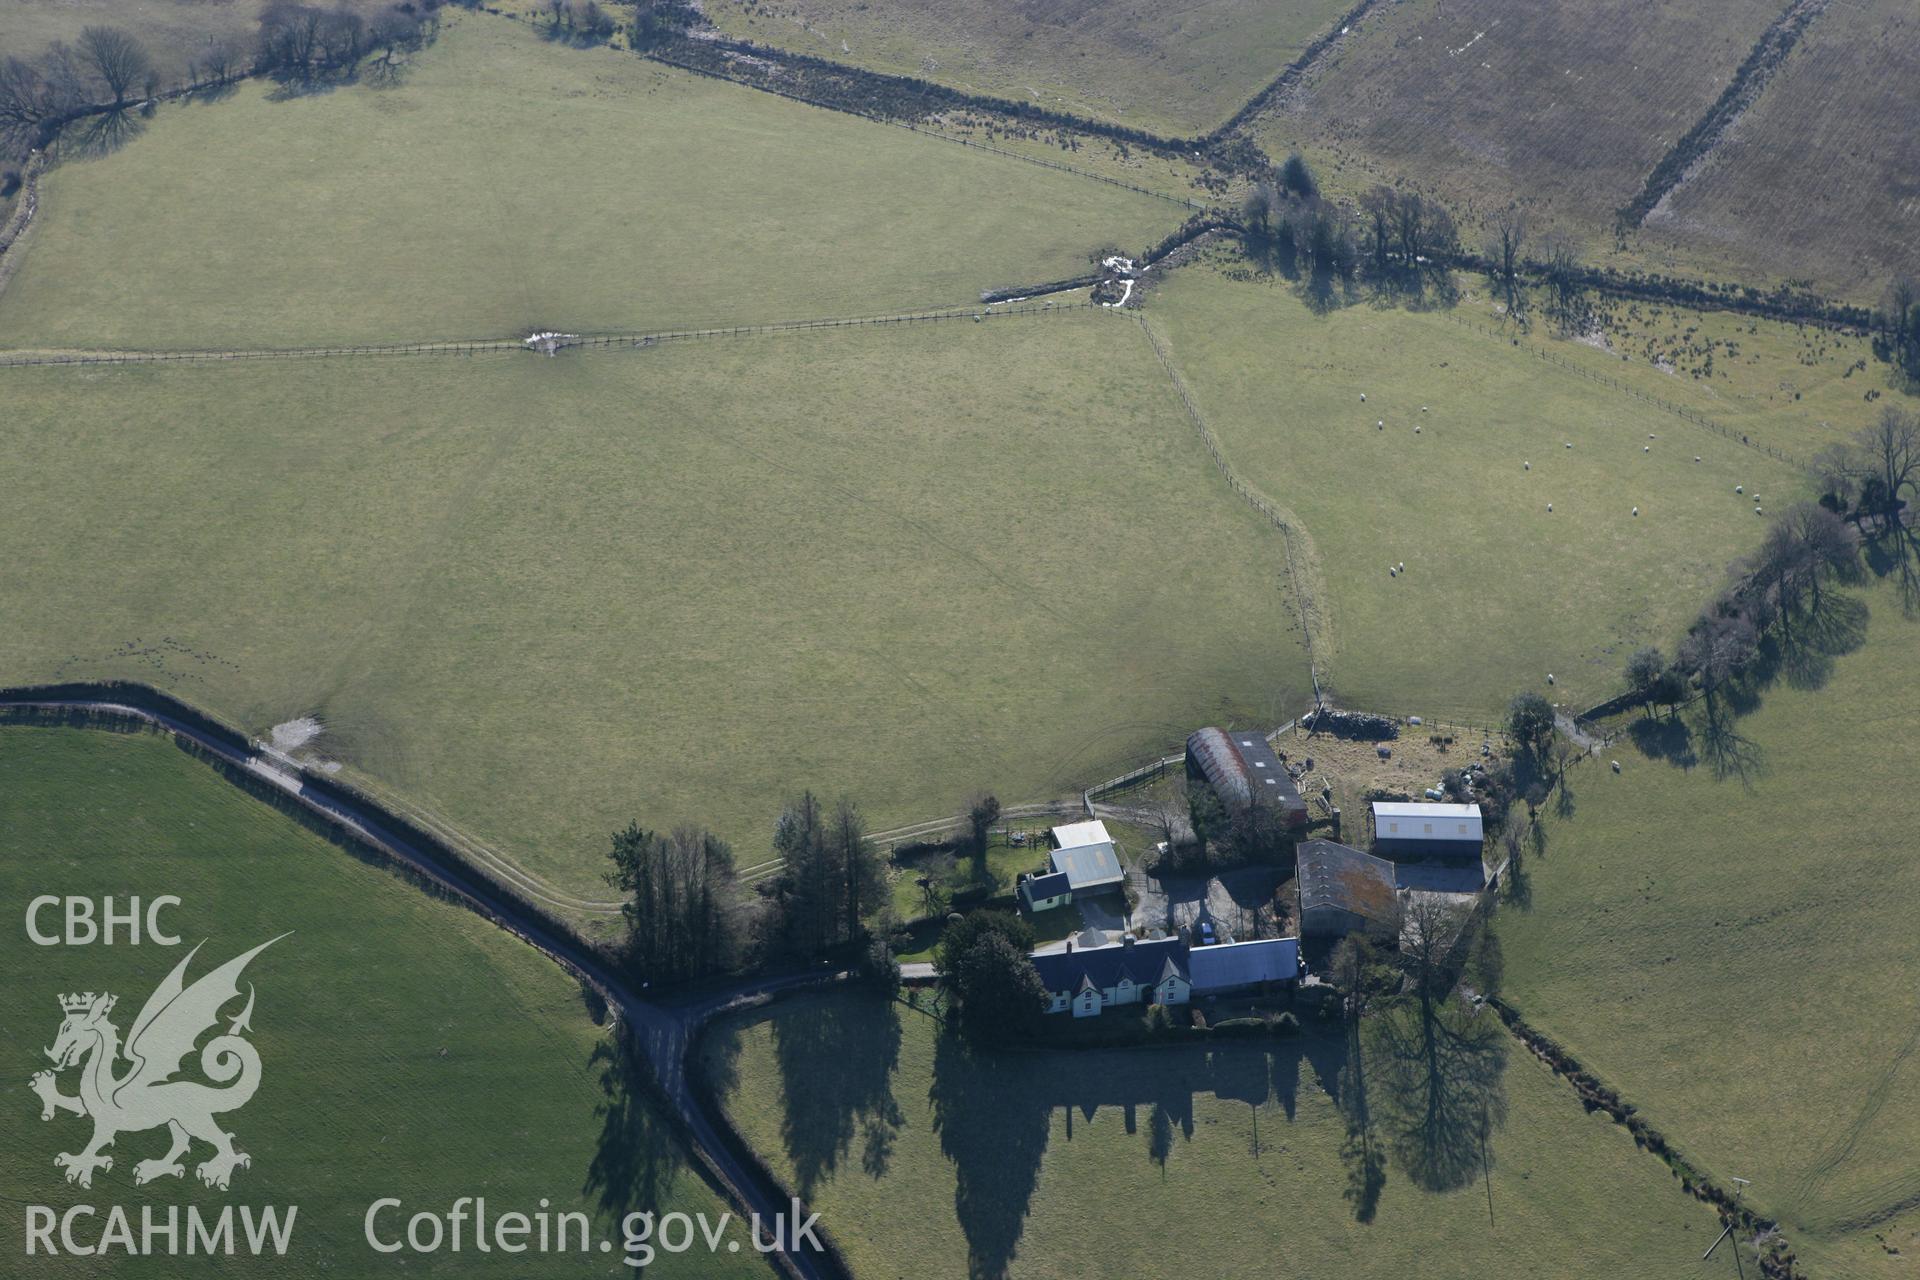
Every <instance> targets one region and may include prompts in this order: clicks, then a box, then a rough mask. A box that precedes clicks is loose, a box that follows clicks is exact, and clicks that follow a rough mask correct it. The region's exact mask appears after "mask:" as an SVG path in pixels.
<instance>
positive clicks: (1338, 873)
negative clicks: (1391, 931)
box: [1294, 840, 1396, 933]
mask: <svg viewBox="0 0 1920 1280" xmlns="http://www.w3.org/2000/svg"><path fill="white" fill-rule="evenodd" d="M1294 858H1295V876H1296V882H1297V884H1298V886H1299V891H1300V920H1301V927H1302V928H1303V929H1304V930H1307V931H1309V932H1313V933H1326V932H1347V931H1349V930H1350V929H1352V928H1355V927H1357V926H1358V925H1359V924H1360V923H1361V922H1364V921H1383V920H1385V919H1387V918H1388V917H1389V916H1391V915H1392V913H1393V909H1394V904H1395V901H1396V895H1395V892H1394V890H1395V883H1394V868H1393V863H1391V862H1389V861H1387V860H1386V859H1385V858H1376V857H1374V856H1373V855H1372V854H1370V853H1365V852H1362V851H1361V850H1359V849H1355V848H1352V847H1350V846H1348V845H1344V844H1335V843H1334V842H1333V841H1331V840H1303V841H1301V842H1300V844H1299V845H1297V846H1296V847H1295V850H1294Z"/></svg>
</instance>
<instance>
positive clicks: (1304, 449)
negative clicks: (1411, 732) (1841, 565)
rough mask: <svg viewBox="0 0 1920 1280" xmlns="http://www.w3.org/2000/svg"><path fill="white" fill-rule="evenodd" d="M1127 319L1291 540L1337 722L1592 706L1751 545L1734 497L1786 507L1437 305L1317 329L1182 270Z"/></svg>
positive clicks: (1259, 290)
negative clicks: (1313, 608)
mask: <svg viewBox="0 0 1920 1280" xmlns="http://www.w3.org/2000/svg"><path fill="white" fill-rule="evenodd" d="M1148 314H1149V317H1150V320H1151V322H1152V323H1153V324H1154V325H1156V326H1157V327H1159V329H1160V331H1161V332H1163V333H1165V334H1166V335H1167V338H1168V340H1169V345H1170V347H1171V354H1172V359H1173V362H1174V364H1175V365H1176V366H1177V367H1178V368H1179V369H1180V371H1181V373H1182V375H1183V377H1184V378H1185V380H1186V383H1187V385H1188V388H1189V390H1190V391H1191V393H1192V394H1193V396H1194V399H1195V403H1196V404H1197V405H1198V407H1199V409H1200V412H1201V413H1202V414H1203V415H1204V416H1205V418H1206V420H1207V422H1208V423H1209V425H1210V426H1211V427H1212V429H1213V430H1214V432H1215V433H1216V434H1217V435H1218V437H1219V439H1220V442H1221V445H1222V447H1223V449H1224V450H1225V454H1226V457H1227V459H1228V461H1229V462H1230V463H1231V465H1232V466H1233V467H1235V468H1236V469H1237V470H1238V471H1239V473H1240V474H1241V475H1242V476H1243V477H1244V478H1245V479H1246V480H1247V481H1248V482H1249V483H1251V484H1252V485H1254V486H1255V487H1257V488H1258V489H1260V490H1262V491H1263V492H1265V493H1266V494H1267V495H1268V497H1269V498H1271V499H1272V500H1273V501H1274V502H1275V503H1277V504H1278V505H1279V506H1281V507H1283V508H1285V509H1286V510H1287V511H1289V512H1290V513H1291V515H1292V517H1293V519H1294V520H1295V521H1296V522H1297V523H1298V524H1299V526H1300V527H1301V528H1303V529H1304V532H1305V537H1304V539H1302V544H1301V547H1300V548H1299V554H1300V555H1301V557H1302V558H1303V561H1304V562H1305V563H1306V564H1308V565H1310V566H1311V568H1312V570H1313V572H1312V575H1311V581H1312V582H1313V583H1314V584H1315V585H1314V587H1313V590H1314V591H1315V592H1316V593H1318V595H1319V597H1320V598H1319V599H1318V600H1317V601H1316V603H1317V606H1318V610H1319V613H1320V616H1321V619H1322V623H1321V625H1320V626H1319V627H1318V628H1317V631H1316V636H1315V642H1316V644H1317V645H1318V646H1319V648H1318V650H1317V653H1316V657H1317V658H1318V660H1319V662H1320V668H1321V679H1322V681H1323V683H1328V682H1330V684H1331V688H1332V690H1333V691H1334V693H1335V695H1336V696H1337V697H1338V699H1339V700H1340V701H1342V702H1344V703H1346V704H1348V705H1352V706H1359V707H1366V708H1370V709H1373V710H1377V711H1381V712H1385V713H1388V714H1395V715H1406V714H1422V715H1429V716H1441V717H1446V718H1449V719H1453V720H1457V721H1461V722H1464V723H1467V724H1472V725H1485V724H1488V723H1497V722H1498V720H1499V717H1500V716H1501V715H1503V714H1504V710H1505V707H1506V703H1507V700H1508V698H1509V697H1510V696H1511V695H1512V694H1513V693H1515V692H1516V691H1517V690H1519V689H1521V688H1527V687H1538V688H1540V689H1542V690H1543V691H1545V692H1547V693H1549V694H1550V696H1551V697H1553V698H1554V700H1555V701H1558V702H1561V703H1563V704H1565V705H1568V706H1570V707H1573V708H1576V709H1584V708H1585V707H1588V706H1591V705H1592V704H1594V703H1596V702H1599V701H1601V700H1602V699H1604V698H1607V697H1610V696H1612V695H1613V694H1614V693H1615V692H1617V691H1618V689H1619V687H1620V675H1619V672H1620V668H1621V666H1622V664H1623V663H1624V662H1625V661H1626V658H1627V655H1628V654H1630V653H1631V652H1632V651H1633V650H1634V649H1635V648H1636V647H1638V646H1639V645H1642V644H1649V643H1655V644H1662V645H1667V646H1669V647H1671V645H1672V644H1673V643H1674V641H1675V640H1676V639H1677V638H1678V636H1679V635H1680V633H1681V632H1682V630H1683V629H1684V627H1685V625H1686V623H1687V622H1688V621H1689V620H1690V619H1691V617H1692V616H1693V614H1694V612H1695V611H1696V610H1697V609H1699V608H1700V606H1701V605H1702V604H1703V603H1704V602H1705V601H1706V600H1707V599H1708V598H1709V597H1710V595H1711V594H1712V593H1713V592H1714V591H1715V590H1716V589H1717V588H1718V587H1719V586H1720V584H1721V583H1722V581H1723V578H1724V574H1725V571H1726V567H1727V565H1728V564H1729V563H1730V562H1731V561H1732V560H1734V559H1735V558H1736V557H1737V556H1739V555H1741V554H1743V553H1745V552H1746V551H1748V550H1749V549H1750V548H1751V547H1752V546H1754V545H1755V544H1756V543H1757V542H1758V541H1759V538H1760V535H1761V532H1762V530H1763V527H1764V524H1765V522H1764V521H1763V520H1762V519H1761V518H1760V517H1758V516H1756V515H1755V514H1754V505H1755V503H1754V498H1753V495H1755V494H1759V495H1760V496H1761V497H1762V498H1764V500H1765V505H1766V506H1767V507H1769V508H1771V509H1776V510H1777V509H1779V508H1781V507H1784V506H1786V505H1787V504H1788V503H1789V502H1790V501H1791V500H1793V499H1796V498H1798V497H1801V496H1803V494H1804V492H1805V488H1806V485H1805V482H1803V481H1802V480H1801V479H1800V478H1799V477H1798V475H1797V474H1796V473H1795V472H1793V471H1792V470H1791V469H1789V468H1788V467H1786V466H1785V465H1783V464H1780V463H1777V462H1774V461H1772V460H1771V459H1769V458H1767V457H1765V456H1764V455H1762V454H1759V453H1757V452H1755V451H1753V450H1750V449H1746V448H1742V447H1741V446H1740V445H1739V444H1738V443H1736V442H1733V441H1729V440H1727V439H1724V438H1722V437H1720V436H1717V435H1714V434H1711V433H1709V432H1707V431H1705V430H1703V429H1701V428H1699V427H1696V426H1694V425H1692V424H1690V423H1688V422H1686V421H1684V420H1683V419H1680V418H1678V417H1676V416H1673V415H1670V414H1667V413H1664V412H1662V411H1660V410H1658V409H1656V408H1654V407H1652V406H1651V405H1649V404H1647V403H1646V402H1645V401H1642V400H1639V399H1635V398H1632V397H1630V396H1627V395H1625V394H1623V393H1621V392H1618V391H1614V390H1612V389H1610V388H1607V387H1604V386H1601V385H1598V384H1596V383H1594V382H1592V381H1589V380H1587V379H1585V378H1582V377H1579V376H1578V375H1576V374H1574V373H1572V372H1569V371H1567V370H1564V369H1561V368H1558V367H1556V366H1554V365H1552V364H1550V363H1547V362H1544V361H1542V360H1540V359H1539V358H1538V357H1537V356H1536V355H1534V354H1533V353H1532V352H1531V351H1530V350H1528V349H1525V348H1518V347H1514V346H1511V345H1509V344H1508V343H1507V342H1506V341H1505V340H1503V339H1500V338H1497V337H1490V336H1486V335H1483V334H1482V333H1479V332H1475V331H1473V330H1472V329H1469V328H1467V327H1465V326H1464V325H1462V324H1460V323H1457V322H1456V320H1455V318H1454V317H1453V316H1451V315H1450V314H1448V313H1446V312H1423V313H1410V312H1407V311H1405V310H1401V309H1395V308H1380V307H1374V306H1367V305H1354V306H1348V307H1345V308H1343V309H1338V310H1335V311H1332V312H1329V313H1325V314H1320V313H1316V312H1314V311H1312V310H1310V309H1309V308H1308V307H1307V306H1305V305H1304V304H1303V303H1301V302H1300V301H1299V300H1298V299H1297V298H1296V297H1295V296H1294V293H1293V291H1292V289H1291V288H1290V287H1288V286H1287V285H1285V284H1284V283H1283V282H1277V281H1276V282H1266V281H1252V282H1245V283H1236V282H1234V281H1231V280H1229V279H1227V278H1226V277H1225V276H1223V275H1222V274H1220V273H1219V272H1218V271H1215V270H1212V269H1193V270H1188V271H1183V272H1181V273H1180V274H1178V275H1176V276H1174V277H1172V278H1171V279H1170V280H1168V281H1167V282H1166V283H1164V284H1163V285H1162V286H1161V287H1160V288H1159V289H1158V291H1157V292H1155V293H1154V294H1153V295H1152V309H1151V310H1150V311H1149V313H1148ZM1362 395H1365V396H1366V397H1367V399H1366V401H1365V403H1362V402H1361V399H1360V397H1361V396H1362ZM1423 410H1424V411H1423ZM1382 422H1384V423H1385V426H1384V427H1380V426H1378V425H1377V424H1379V423H1382ZM1416 428H1417V429H1418V434H1416ZM1569 444H1571V445H1572V447H1571V448H1568V447H1567V446H1568V445H1569ZM1696 456H1697V457H1699V458H1700V459H1701V460H1700V461H1699V462H1695V461H1694V459H1695V457H1696ZM1529 464H1530V469H1529ZM1736 485H1738V486H1742V487H1743V488H1744V489H1745V494H1740V493H1736V491H1735V486H1736ZM1548 504H1552V507H1553V510H1552V511H1551V512H1549V511H1548V510H1547V507H1548ZM1635 507H1638V508H1639V515H1637V516H1636V515H1634V514H1633V511H1634V508H1635ZM1402 564H1404V565H1405V566H1406V571H1405V572H1404V573H1401V574H1399V575H1398V576H1392V575H1390V574H1389V572H1388V570H1389V567H1390V566H1391V567H1395V568H1397V567H1398V566H1399V565H1402ZM1549 674H1551V675H1553V676H1554V678H1555V682H1556V683H1555V684H1554V685H1553V686H1552V687H1549V686H1547V684H1546V678H1547V676H1548V675H1549Z"/></svg>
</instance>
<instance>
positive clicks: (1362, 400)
mask: <svg viewBox="0 0 1920 1280" xmlns="http://www.w3.org/2000/svg"><path fill="white" fill-rule="evenodd" d="M1366 402H1367V393H1366V392H1364V391H1362V392H1361V393H1360V403H1361V404H1365V403H1366Z"/></svg>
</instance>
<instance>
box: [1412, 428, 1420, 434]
mask: <svg viewBox="0 0 1920 1280" xmlns="http://www.w3.org/2000/svg"><path fill="white" fill-rule="evenodd" d="M1413 434H1415V435H1419V434H1420V428H1419V427H1415V428H1414V429H1413Z"/></svg>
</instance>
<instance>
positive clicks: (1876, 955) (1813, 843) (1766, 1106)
mask: <svg viewBox="0 0 1920 1280" xmlns="http://www.w3.org/2000/svg"><path fill="white" fill-rule="evenodd" d="M1858 599H1859V600H1860V601H1861V602H1862V603H1864V604H1865V605H1866V606H1867V607H1868V608H1869V609H1870V610H1871V618H1870V620H1869V621H1868V623H1867V630H1866V641H1865V645H1864V647H1862V648H1861V649H1859V651H1857V652H1854V653H1849V654H1845V655H1843V656H1841V657H1839V658H1838V659H1837V660H1835V661H1834V662H1833V664H1832V668H1831V671H1830V672H1828V671H1824V670H1822V669H1820V668H1818V667H1816V668H1815V669H1813V670H1811V671H1808V672H1805V673H1801V674H1800V675H1799V676H1798V678H1797V681H1796V680H1787V681H1785V682H1783V683H1782V684H1781V685H1780V686H1778V687H1775V688H1773V689H1770V690H1767V691H1766V692H1765V693H1764V694H1763V696H1762V700H1761V702H1760V705H1759V708H1758V709H1757V710H1756V711H1754V712H1753V713H1752V714H1750V715H1747V716H1745V717H1741V718H1736V719H1731V720H1730V721H1728V722H1727V728H1726V730H1725V731H1722V732H1709V731H1708V726H1707V724H1706V723H1705V722H1704V721H1702V720H1700V719H1699V718H1698V717H1697V716H1696V717H1695V718H1694V719H1693V721H1692V724H1691V731H1690V734H1689V738H1688V741H1687V743H1686V745H1685V747H1684V748H1681V747H1678V746H1677V745H1676V744H1673V743H1671V742H1668V743H1665V744H1664V745H1663V746H1662V748H1661V750H1662V752H1663V754H1661V755H1658V756H1651V757H1650V756H1648V755H1646V754H1644V753H1642V752H1641V751H1639V750H1636V748H1635V746H1634V743H1633V741H1632V740H1631V739H1630V740H1627V741H1622V742H1620V743H1618V744H1616V745H1615V746H1614V747H1611V748H1609V754H1610V755H1613V756H1615V757H1617V758H1618V759H1619V760H1620V762H1621V765H1622V772H1621V773H1620V774H1619V775H1617V776H1616V775H1614V774H1612V773H1611V772H1609V771H1607V770H1605V769H1604V768H1602V767H1600V766H1598V765H1593V766H1589V767H1587V768H1584V769H1581V770H1579V771H1578V772H1577V773H1576V774H1575V776H1574V779H1573V787H1572V790H1573V812H1572V814H1571V816H1570V817H1566V818H1552V819H1550V820H1549V821H1548V823H1547V836H1548V838H1547V843H1546V848H1545V851H1544V853H1543V854H1541V855H1539V856H1536V857H1532V858H1530V859H1529V861H1528V863H1527V864H1526V875H1525V880H1524V883H1525V886H1526V893H1525V895H1524V899H1525V901H1526V902H1527V903H1529V904H1530V905H1529V906H1527V907H1526V908H1525V909H1521V908H1520V907H1518V906H1508V907H1506V908H1504V909H1503V910H1502V912H1501V914H1500V916H1499V932H1500V936H1501V938H1502V940H1503V942H1504V945H1505V952H1506V961H1507V973H1508V995H1509V997H1510V998H1511V999H1512V1000H1513V1001H1514V1003H1515V1004H1517V1005H1518V1006H1519V1007H1520V1008H1521V1009H1522V1010H1523V1012H1524V1013H1525V1014H1526V1016H1527V1017H1528V1018H1529V1019H1530V1020H1532V1021H1533V1022H1535V1023H1536V1024H1537V1025H1539V1026H1540V1028H1541V1029H1542V1030H1544V1031H1546V1032H1548V1033H1549V1034H1551V1035H1553V1036H1554V1037H1556V1038H1557V1039H1559V1040H1561V1041H1562V1042H1563V1043H1565V1044H1566V1046H1567V1047H1568V1048H1569V1049H1570V1050H1572V1051H1573V1053H1574V1054H1575V1055H1576V1056H1578V1057H1579V1058H1580V1059H1581V1060H1582V1061H1583V1062H1585V1063H1586V1064H1587V1065H1588V1066H1589V1067H1590V1068H1591V1069H1593V1070H1594V1071H1596V1072H1598V1073H1599V1074H1600V1075H1601V1076H1602V1077H1603V1078H1604V1079H1606V1080H1607V1081H1608V1082H1609V1083H1611V1084H1613V1085H1614V1086H1615V1087H1617V1088H1618V1089H1620V1091H1621V1092H1622V1093H1623V1095H1624V1096H1625V1097H1626V1098H1627V1099H1628V1100H1629V1101H1631V1102H1632V1103H1634V1104H1635V1105H1636V1106H1638V1107H1639V1108H1640V1109H1641V1111H1642V1112H1643V1113H1644V1114H1645V1115H1646V1117H1647V1119H1648V1120H1649V1121H1650V1122H1651V1123H1653V1124H1654V1125H1656V1126H1658V1127H1660V1128H1662V1129H1663V1130H1664V1131H1665V1132H1666V1133H1667V1134H1668V1136H1669V1137H1670V1138H1672V1139H1674V1140H1675V1142H1676V1143H1677V1144H1678V1145H1679V1146H1680V1147H1681V1148H1682V1149H1683V1150H1684V1151H1685V1152H1686V1154H1687V1155H1688V1156H1689V1157H1690V1158H1691V1159H1693V1160H1694V1161H1696V1162H1697V1163H1699V1164H1700V1165H1702V1166H1703V1167H1704V1168H1705V1169H1707V1170H1709V1171H1710V1172H1712V1173H1713V1174H1714V1176H1715V1177H1717V1178H1718V1179H1720V1180H1721V1181H1722V1182H1725V1180H1726V1179H1727V1178H1729V1177H1731V1176H1736V1175H1737V1176H1740V1177H1745V1178H1751V1179H1752V1180H1753V1187H1752V1190H1751V1191H1750V1193H1749V1199H1751V1200H1753V1201H1754V1202H1756V1203H1757V1204H1759V1205H1760V1206H1761V1207H1762V1208H1763V1209H1764V1210H1765V1211H1766V1212H1768V1213H1772V1214H1777V1215H1779V1216H1780V1218H1781V1219H1782V1221H1783V1222H1784V1224H1785V1225H1786V1229H1787V1233H1788V1236H1789V1238H1790V1239H1791V1241H1792V1242H1793V1244H1794V1246H1795V1247H1796V1248H1797V1249H1799V1250H1800V1251H1801V1252H1802V1253H1803V1254H1805V1255H1807V1256H1808V1257H1810V1258H1812V1259H1813V1260H1814V1261H1815V1263H1816V1264H1818V1263H1821V1262H1824V1263H1825V1265H1815V1266H1813V1267H1812V1268H1811V1271H1810V1273H1811V1274H1813V1275H1887V1276H1905V1275H1910V1274H1911V1268H1912V1265H1913V1263H1912V1259H1913V1257H1914V1256H1915V1248H1916V1246H1920V1233H1917V1232H1916V1228H1917V1227H1920V1221H1916V1217H1915V1214H1914V1209H1915V1206H1916V1203H1917V1201H1920V1173H1917V1172H1916V1167H1915V1164H1914V1161H1913V1152H1914V1149H1915V1145H1916V1143H1920V1056H1916V1055H1915V1052H1914V1050H1915V1047H1916V1045H1920V1016H1917V1015H1916V1010H1915V1004H1914V998H1913V993H1914V987H1913V975H1914V973H1915V972H1916V969H1917V968H1920V933H1917V932H1916V931H1915V929H1914V927H1913V916H1914V910H1915V907H1916V904H1920V868H1917V867H1916V864H1915V861H1914V858H1913V849H1914V842H1913V831H1912V827H1913V823H1912V814H1911V806H1910V805H1909V804H1908V803H1907V800H1906V795H1907V787H1908V779H1909V778H1910V777H1911V775H1912V773H1913V770H1914V767H1915V765H1916V763H1920V757H1917V756H1916V750H1915V737H1914V733H1913V723H1914V720H1915V717H1916V716H1920V686H1917V685H1916V683H1915V681H1914V679H1913V673H1914V671H1915V669H1916V663H1917V662H1920V624H1916V623H1914V622H1912V621H1909V620H1905V619H1903V618H1902V617H1901V616H1900V606H1899V602H1898V600H1897V598H1896V595H1895V592H1894V590H1893V589H1892V588H1891V587H1886V586H1883V587H1878V588H1876V589H1874V590H1871V591H1868V592H1864V593H1862V594H1861V595H1860V596H1859V597H1858ZM1796 683H1797V684H1798V685H1800V686H1815V685H1817V686H1819V687H1817V688H1815V687H1795V685H1796ZM1623 727H1631V721H1629V722H1626V724H1625V725H1624V726H1623ZM1645 731H1646V730H1645V729H1644V728H1643V729H1642V730H1641V732H1645ZM1676 750H1678V751H1680V752H1681V753H1682V756H1681V758H1682V759H1683V760H1686V759H1692V760H1697V763H1695V764H1694V765H1693V767H1690V768H1683V767H1676V765H1675V764H1674V763H1672V756H1673V753H1674V752H1675V751H1676ZM1727 759H1732V760H1738V761H1739V762H1740V763H1741V765H1742V767H1743V770H1744V773H1745V778H1744V780H1743V779H1742V778H1741V777H1740V775H1739V774H1738V773H1735V774H1733V775H1732V776H1726V777H1723V776H1720V775H1721V774H1722V772H1724V771H1723V770H1722V769H1720V768H1717V767H1715V766H1716V763H1717V762H1718V761H1720V760H1727ZM1883 1242H1884V1243H1885V1244H1889V1245H1892V1246H1894V1247H1896V1248H1899V1249H1900V1250H1901V1252H1900V1254H1899V1255H1898V1256H1895V1255H1893V1254H1890V1253H1888V1252H1887V1251H1886V1249H1885V1248H1883Z"/></svg>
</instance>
